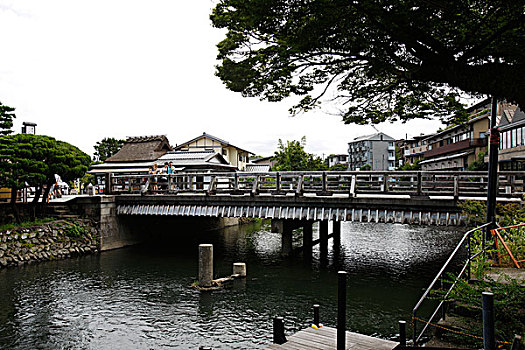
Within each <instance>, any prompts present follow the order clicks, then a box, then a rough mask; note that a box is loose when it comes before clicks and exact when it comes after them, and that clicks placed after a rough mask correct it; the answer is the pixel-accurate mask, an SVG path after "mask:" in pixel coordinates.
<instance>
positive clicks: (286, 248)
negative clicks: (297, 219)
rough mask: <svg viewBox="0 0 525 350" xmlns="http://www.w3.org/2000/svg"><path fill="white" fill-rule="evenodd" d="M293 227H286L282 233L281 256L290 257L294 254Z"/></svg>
mask: <svg viewBox="0 0 525 350" xmlns="http://www.w3.org/2000/svg"><path fill="white" fill-rule="evenodd" d="M292 232H293V230H292V227H291V226H290V225H284V230H283V232H282V233H281V255H282V256H289V255H290V254H292Z"/></svg>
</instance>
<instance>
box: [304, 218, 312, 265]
mask: <svg viewBox="0 0 525 350" xmlns="http://www.w3.org/2000/svg"><path fill="white" fill-rule="evenodd" d="M312 225H313V222H312V221H305V222H304V223H303V257H304V258H306V259H311V258H312V232H313V227H312Z"/></svg>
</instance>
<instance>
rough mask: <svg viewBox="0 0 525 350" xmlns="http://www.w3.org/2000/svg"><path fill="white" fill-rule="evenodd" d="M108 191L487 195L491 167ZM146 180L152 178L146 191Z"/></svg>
mask: <svg viewBox="0 0 525 350" xmlns="http://www.w3.org/2000/svg"><path fill="white" fill-rule="evenodd" d="M498 179H499V180H498V189H499V190H498V196H504V197H521V196H522V195H523V194H524V193H525V191H524V189H525V185H524V183H525V181H524V179H525V172H500V173H499V178H498ZM106 183H110V187H109V188H108V190H109V191H107V192H106V193H112V194H118V193H146V192H153V193H184V192H192V193H199V192H202V193H207V194H219V193H229V194H245V193H246V194H247V193H249V194H252V195H257V194H264V193H271V194H289V193H293V194H295V195H303V194H307V193H315V194H318V195H332V194H346V195H348V196H350V197H352V196H355V195H356V194H385V195H415V196H432V195H435V196H453V197H454V198H458V197H459V196H463V197H483V196H486V194H487V186H488V181H487V173H486V172H446V171H434V172H429V171H395V172H381V171H341V172H321V171H309V172H269V173H246V172H229V173H210V172H202V173H198V172H195V173H193V172H186V173H177V174H170V175H168V174H152V175H114V174H108V176H107V179H106ZM146 183H148V186H147V191H146V190H145V188H146V186H145V185H146Z"/></svg>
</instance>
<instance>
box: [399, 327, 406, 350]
mask: <svg viewBox="0 0 525 350" xmlns="http://www.w3.org/2000/svg"><path fill="white" fill-rule="evenodd" d="M399 345H400V346H401V347H406V346H407V322H406V321H399Z"/></svg>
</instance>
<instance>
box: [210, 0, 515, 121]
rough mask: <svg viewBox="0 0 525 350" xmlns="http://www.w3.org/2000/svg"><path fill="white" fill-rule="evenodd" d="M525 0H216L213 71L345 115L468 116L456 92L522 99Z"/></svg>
mask: <svg viewBox="0 0 525 350" xmlns="http://www.w3.org/2000/svg"><path fill="white" fill-rule="evenodd" d="M524 12H525V5H524V2H523V1H522V0H519V1H508V0H476V1H471V0H439V1H437V0H398V1H385V0H308V1H298V0H220V1H219V3H218V4H217V5H216V7H215V8H214V10H213V13H212V15H211V20H212V22H213V25H214V26H215V27H218V28H225V29H227V33H226V38H225V39H224V40H222V41H221V42H220V43H219V44H218V45H217V46H218V51H219V53H218V59H219V60H220V61H221V63H220V64H219V65H218V67H217V73H216V74H217V75H218V76H219V77H220V78H221V79H222V81H223V82H224V83H225V84H226V86H227V88H229V89H230V90H233V91H237V92H241V93H242V94H243V95H244V96H259V97H260V98H261V99H266V100H269V101H280V100H282V99H284V98H286V97H288V96H291V95H299V96H302V99H301V101H300V102H299V103H298V104H297V105H296V106H294V107H293V108H292V109H291V112H292V113H297V112H299V111H305V110H309V109H311V108H314V107H316V106H318V105H319V104H320V103H321V102H322V101H323V100H325V99H329V100H331V101H332V103H334V104H335V105H336V106H338V108H339V111H340V113H341V114H342V116H343V120H344V121H345V122H346V123H358V124H365V123H379V122H383V121H396V120H402V121H406V120H409V119H412V118H430V117H434V116H437V117H441V118H449V117H451V116H456V117H464V116H465V114H466V112H465V110H464V109H463V106H462V105H461V103H459V102H458V101H459V100H458V97H459V95H460V94H464V93H467V94H471V95H481V94H488V95H494V96H496V97H498V98H502V99H507V100H508V101H509V102H515V103H518V104H520V105H521V106H525V79H524V78H525V77H524V72H525V50H524V49H523V48H524V47H525V13H524Z"/></svg>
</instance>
